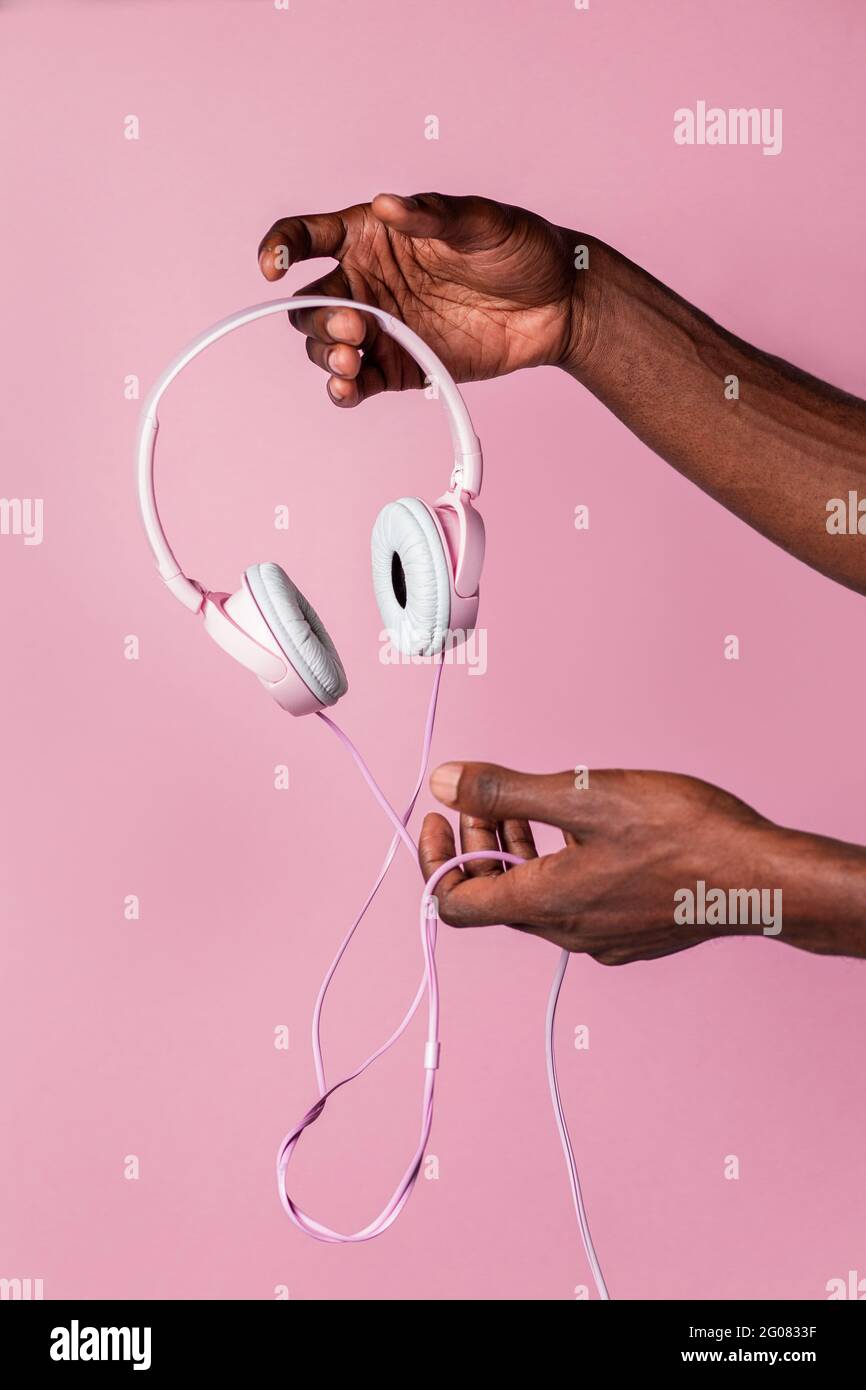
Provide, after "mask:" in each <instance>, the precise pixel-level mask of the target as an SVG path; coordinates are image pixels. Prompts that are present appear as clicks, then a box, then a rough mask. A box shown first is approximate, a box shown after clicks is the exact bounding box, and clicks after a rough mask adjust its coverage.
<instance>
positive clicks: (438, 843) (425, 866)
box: [418, 811, 464, 895]
mask: <svg viewBox="0 0 866 1390" xmlns="http://www.w3.org/2000/svg"><path fill="white" fill-rule="evenodd" d="M456 853H457V846H456V845H455V843H454V831H453V830H452V829H451V826H450V825H449V824H448V822H447V820H446V819H445V817H444V816H440V815H439V814H438V812H436V811H428V813H427V815H426V816H425V817H424V823H423V825H422V826H421V834H420V835H419V836H418V863H419V864H420V865H421V872H422V874H423V875H424V882H425V883H426V882H427V880H428V879H430V878H432V876H433V874H435V872H436V870H437V869H441V867H442V865H443V864H447V862H448V860H449V859H453V858H454V856H455V854H456ZM463 878H464V875H463V874H462V872H461V871H460V869H451V870H450V872H449V873H447V874H446V875H445V876H444V878H442V879H441V880H440V882H439V885H438V887H437V889H436V893H437V895H439V894H441V893H442V892H443V891H444V892H447V891H448V889H449V888H452V887H456V885H457V884H458V883H462V882H463Z"/></svg>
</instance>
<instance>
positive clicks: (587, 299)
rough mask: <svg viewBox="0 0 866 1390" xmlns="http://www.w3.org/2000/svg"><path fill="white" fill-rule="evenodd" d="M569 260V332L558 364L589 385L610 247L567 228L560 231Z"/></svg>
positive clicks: (598, 331)
mask: <svg viewBox="0 0 866 1390" xmlns="http://www.w3.org/2000/svg"><path fill="white" fill-rule="evenodd" d="M559 231H560V234H561V237H562V243H563V255H564V256H565V257H566V258H567V266H568V273H569V276H570V280H571V292H570V296H569V301H568V304H567V307H566V317H567V324H566V331H565V332H564V334H563V343H562V351H561V353H560V355H559V358H558V360H557V363H556V365H557V366H559V367H561V368H562V370H563V371H565V372H568V374H569V376H573V377H574V378H575V379H576V380H577V381H581V382H583V383H584V384H587V383H588V381H589V378H590V376H591V372H592V364H593V362H594V360H595V357H596V349H597V346H598V341H599V337H600V328H601V319H602V308H603V304H604V286H605V283H606V280H607V269H608V259H609V255H610V251H609V248H608V247H607V246H605V244H604V242H602V241H598V240H596V238H595V237H590V236H587V235H586V234H585V233H583V232H576V231H572V230H571V229H569V228H568V227H560V229H559Z"/></svg>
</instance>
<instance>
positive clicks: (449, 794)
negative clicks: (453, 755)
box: [430, 763, 463, 806]
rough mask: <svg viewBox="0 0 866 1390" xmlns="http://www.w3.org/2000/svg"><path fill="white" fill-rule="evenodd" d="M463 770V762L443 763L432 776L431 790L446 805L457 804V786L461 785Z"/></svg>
mask: <svg viewBox="0 0 866 1390" xmlns="http://www.w3.org/2000/svg"><path fill="white" fill-rule="evenodd" d="M462 772H463V764H462V763H443V764H442V766H441V767H437V768H436V771H435V772H434V773H433V775H432V776H431V778H430V790H431V791H432V793H433V795H434V796H435V797H436V798H437V800H439V801H444V803H445V805H446V806H455V805H456V804H457V788H458V787H459V786H460V776H461V773H462Z"/></svg>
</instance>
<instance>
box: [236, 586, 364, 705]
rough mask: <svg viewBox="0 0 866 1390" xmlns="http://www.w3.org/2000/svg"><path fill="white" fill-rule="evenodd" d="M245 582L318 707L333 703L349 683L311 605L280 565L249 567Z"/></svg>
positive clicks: (278, 644) (284, 652)
mask: <svg viewBox="0 0 866 1390" xmlns="http://www.w3.org/2000/svg"><path fill="white" fill-rule="evenodd" d="M244 579H245V580H246V583H247V585H248V587H249V591H250V593H251V595H252V597H253V599H254V601H255V604H256V607H257V608H258V610H259V612H260V613H261V615H262V617H263V618H264V620H265V622H266V623H267V626H268V628H269V629H270V631H271V633H272V634H273V636H274V638H275V639H276V642H277V646H278V647H279V649H280V650H281V651H282V652H283V654H284V656H285V657H286V659H287V660H288V661H289V662H290V663H291V665H292V667H293V668H294V670H295V671H296V673H297V674H298V675H299V676H300V678H301V680H302V681H303V682H304V685H305V686H307V688H308V689H309V690H310V691H311V692H312V694H313V695H314V696H315V698H316V700H317V701H318V702H319V704H320V705H334V704H336V703H337V701H338V700H339V698H340V696H341V695H345V693H346V691H347V689H348V686H349V683H348V681H347V680H346V672H345V671H344V670H343V663H342V662H341V660H340V658H339V656H338V655H337V649H336V647H335V646H334V644H333V642H332V641H331V639H330V637H329V636H328V633H327V630H326V628H325V625H324V623H323V622H322V620H321V618H320V617H319V615H318V613H317V612H316V610H315V608H314V607H313V605H312V604H311V603H309V602H308V600H307V599H306V598H305V597H304V595H303V594H302V593H301V591H300V589H299V588H298V587H297V586H296V585H295V584H293V583H292V581H291V579H290V578H289V576H288V575H287V574H286V572H285V570H283V569H280V566H279V565H275V564H272V563H267V564H262V565H250V566H249V568H248V569H247V570H245V571H244Z"/></svg>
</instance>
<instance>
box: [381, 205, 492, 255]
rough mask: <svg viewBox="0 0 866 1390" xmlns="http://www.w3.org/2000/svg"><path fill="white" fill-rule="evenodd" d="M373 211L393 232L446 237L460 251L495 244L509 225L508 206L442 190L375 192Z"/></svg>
mask: <svg viewBox="0 0 866 1390" xmlns="http://www.w3.org/2000/svg"><path fill="white" fill-rule="evenodd" d="M371 207H372V210H373V213H374V214H375V216H376V217H378V218H379V221H380V222H384V223H385V224H386V225H387V226H389V227H392V228H393V229H394V231H396V232H403V234H404V235H405V236H411V237H433V238H435V239H436V240H439V241H447V242H448V245H449V246H452V247H454V248H455V250H459V251H484V250H491V249H493V248H494V247H496V246H498V245H499V244H500V243H501V242H502V240H503V238H504V237H505V236H506V235H507V234H508V231H509V229H510V211H511V210H510V209H509V208H507V207H505V206H504V205H503V204H502V203H494V202H492V201H491V200H490V199H489V198H452V197H450V196H448V195H446V194H443V193H416V194H415V195H414V196H413V197H411V198H407V197H404V196H402V195H400V194H397V193H378V194H377V195H376V197H375V198H374V199H373V202H372V204H371Z"/></svg>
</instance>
